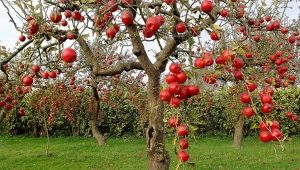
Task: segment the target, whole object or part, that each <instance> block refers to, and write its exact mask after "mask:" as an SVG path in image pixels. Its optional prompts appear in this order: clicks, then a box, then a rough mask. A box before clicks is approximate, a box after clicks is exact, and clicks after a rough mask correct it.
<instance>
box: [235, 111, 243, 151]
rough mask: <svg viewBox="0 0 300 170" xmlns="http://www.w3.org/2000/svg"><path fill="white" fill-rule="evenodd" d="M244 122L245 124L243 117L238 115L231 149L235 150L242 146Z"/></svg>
mask: <svg viewBox="0 0 300 170" xmlns="http://www.w3.org/2000/svg"><path fill="white" fill-rule="evenodd" d="M244 122H245V116H244V115H239V119H238V121H237V123H236V124H235V128H234V139H233V147H234V148H236V149H239V148H241V145H242V140H243V129H244Z"/></svg>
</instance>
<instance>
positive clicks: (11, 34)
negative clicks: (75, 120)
mask: <svg viewBox="0 0 300 170" xmlns="http://www.w3.org/2000/svg"><path fill="white" fill-rule="evenodd" d="M271 1H272V0H266V2H268V3H270V2H271ZM299 5H300V1H298V2H296V1H294V2H292V3H291V4H290V7H293V9H288V15H289V16H290V17H291V18H294V19H295V18H297V16H298V15H299V13H300V9H299V8H298V7H299ZM6 12H7V11H6V9H5V8H4V6H3V4H2V3H0V45H4V46H6V47H8V48H14V46H15V43H16V42H17V41H18V37H19V35H20V33H19V32H17V31H16V29H15V28H14V26H13V24H12V23H11V22H9V17H8V15H7V13H6Z"/></svg>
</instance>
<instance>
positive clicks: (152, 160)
mask: <svg viewBox="0 0 300 170" xmlns="http://www.w3.org/2000/svg"><path fill="white" fill-rule="evenodd" d="M169 166H170V155H169V154H168V153H167V152H166V153H165V154H163V155H153V154H148V170H169Z"/></svg>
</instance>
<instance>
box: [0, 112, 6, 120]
mask: <svg viewBox="0 0 300 170" xmlns="http://www.w3.org/2000/svg"><path fill="white" fill-rule="evenodd" d="M5 116H6V114H5V112H4V111H3V110H2V111H1V112H0V122H2V121H3V119H4V118H5Z"/></svg>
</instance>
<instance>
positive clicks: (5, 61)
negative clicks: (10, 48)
mask: <svg viewBox="0 0 300 170" xmlns="http://www.w3.org/2000/svg"><path fill="white" fill-rule="evenodd" d="M32 42H33V40H29V41H27V42H26V43H24V44H23V45H22V46H21V47H19V48H17V50H16V51H15V52H13V53H12V54H11V55H10V56H9V57H7V58H6V59H4V60H3V61H0V65H1V66H3V65H4V64H6V63H8V62H9V61H10V60H11V59H13V58H14V57H15V56H16V55H17V54H18V53H19V52H21V51H22V50H23V49H24V48H26V47H27V46H28V45H29V44H31V43H32Z"/></svg>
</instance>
